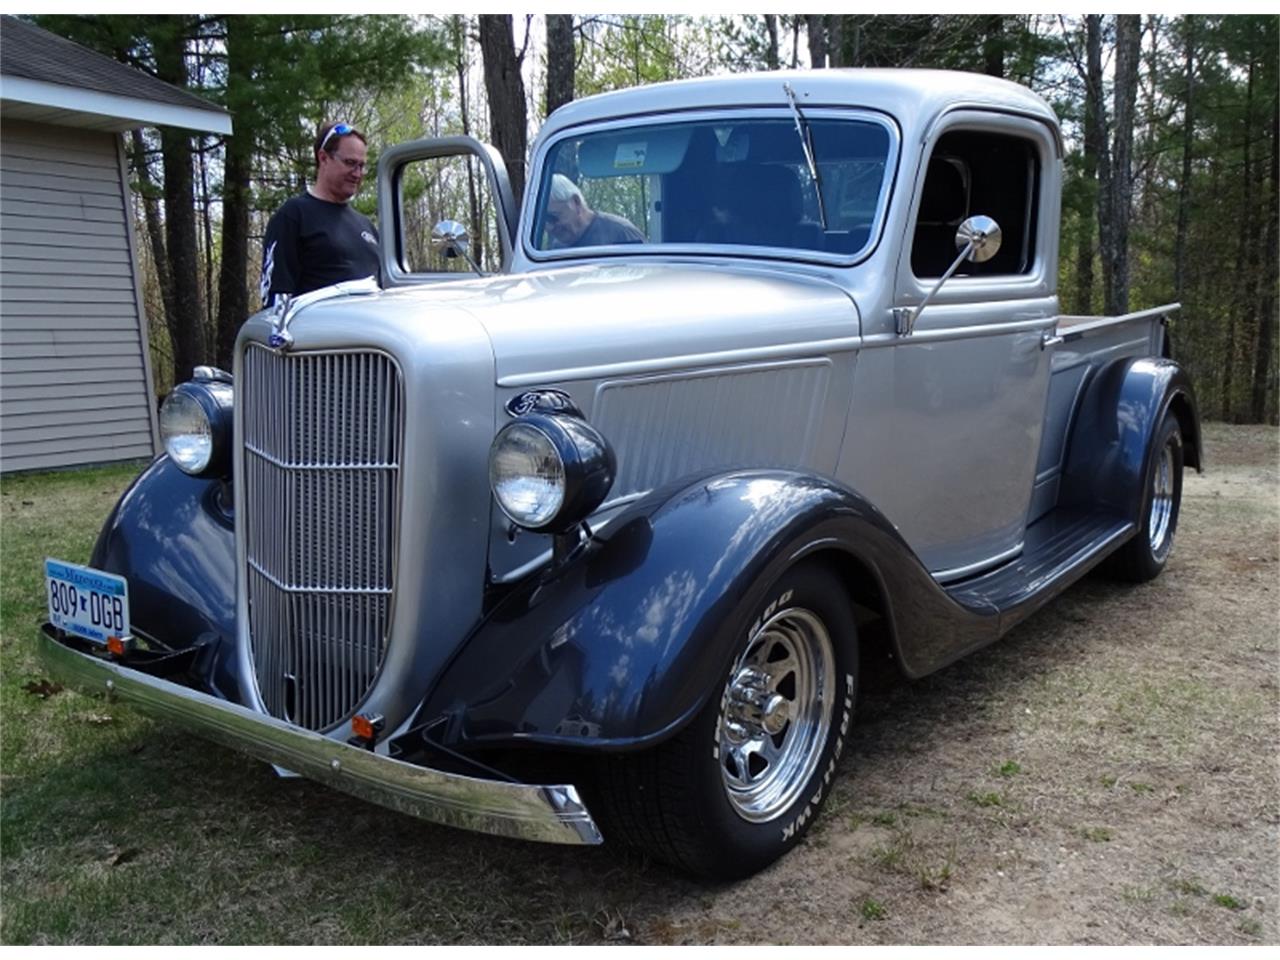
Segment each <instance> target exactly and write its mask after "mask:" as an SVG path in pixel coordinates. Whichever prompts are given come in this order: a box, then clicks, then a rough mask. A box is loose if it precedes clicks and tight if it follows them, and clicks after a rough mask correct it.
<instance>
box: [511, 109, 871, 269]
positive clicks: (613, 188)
mask: <svg viewBox="0 0 1280 960" xmlns="http://www.w3.org/2000/svg"><path fill="white" fill-rule="evenodd" d="M809 125H810V128H811V130H812V139H813V152H814V157H815V160H816V162H817V168H818V176H819V181H820V187H821V190H822V200H823V205H824V206H825V213H826V229H823V225H822V209H821V208H820V207H819V202H818V201H819V198H818V186H819V184H815V183H814V179H813V176H812V173H811V172H810V168H809V163H808V161H807V159H806V157H805V153H804V147H803V144H802V141H801V138H800V134H799V133H798V132H797V130H796V124H795V121H794V120H793V119H792V118H790V117H787V118H783V117H776V118H758V117H757V118H745V117H744V118H742V119H740V120H726V119H725V118H723V117H719V118H716V119H714V120H706V121H699V122H683V123H658V124H652V125H648V126H629V127H627V128H626V129H625V130H616V129H615V130H607V131H601V132H599V133H588V134H584V135H582V136H577V137H566V138H565V139H563V140H560V141H558V142H557V143H555V144H554V145H552V147H551V149H550V152H549V153H548V156H547V161H546V163H545V164H544V165H543V175H542V182H541V184H540V185H539V192H538V204H537V208H536V215H535V217H534V223H533V234H532V236H531V238H530V239H531V241H532V243H533V246H534V249H535V250H544V251H554V250H566V249H580V248H588V247H616V246H626V245H633V244H643V245H648V246H654V245H674V244H683V245H688V244H714V245H716V246H725V247H743V246H749V247H782V248H786V249H791V250H810V251H819V252H823V253H827V254H833V255H836V256H838V257H840V258H841V259H846V258H851V257H854V256H856V255H857V254H859V253H860V252H861V251H862V250H864V249H865V248H866V247H867V246H868V245H869V244H870V243H871V242H872V239H873V233H874V229H875V227H876V225H877V223H878V220H879V216H880V210H881V207H882V206H883V204H884V201H885V193H886V190H887V187H886V176H885V171H886V169H887V167H888V164H889V161H890V153H891V147H892V141H891V138H890V132H889V129H888V128H887V127H886V126H885V125H884V124H881V123H877V122H874V121H870V120H832V119H824V118H811V119H809ZM726 252H731V251H726Z"/></svg>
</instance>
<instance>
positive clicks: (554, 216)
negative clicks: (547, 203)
mask: <svg viewBox="0 0 1280 960" xmlns="http://www.w3.org/2000/svg"><path fill="white" fill-rule="evenodd" d="M542 219H543V220H544V221H545V222H546V224H547V226H548V227H554V226H555V225H556V224H557V223H559V222H560V214H558V213H552V212H551V211H550V210H548V211H547V212H546V213H544V214H543V215H542Z"/></svg>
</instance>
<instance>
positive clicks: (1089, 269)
mask: <svg viewBox="0 0 1280 960" xmlns="http://www.w3.org/2000/svg"><path fill="white" fill-rule="evenodd" d="M1093 110H1094V104H1093V98H1092V97H1089V96H1086V97H1085V101H1084V170H1083V171H1082V177H1081V179H1082V180H1083V187H1084V190H1083V191H1082V193H1083V195H1082V196H1081V198H1080V205H1079V208H1078V210H1077V214H1078V216H1079V220H1080V228H1079V231H1078V232H1077V234H1076V296H1075V304H1076V313H1079V314H1082V315H1085V316H1088V315H1089V314H1092V313H1093V253H1094V250H1093V234H1094V231H1093V224H1094V221H1095V220H1096V219H1097V201H1098V144H1097V123H1096V120H1095V118H1094V116H1093Z"/></svg>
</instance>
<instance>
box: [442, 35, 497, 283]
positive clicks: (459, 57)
mask: <svg viewBox="0 0 1280 960" xmlns="http://www.w3.org/2000/svg"><path fill="white" fill-rule="evenodd" d="M450 26H451V29H452V31H453V49H454V61H453V68H454V71H455V72H456V74H457V77H458V110H459V112H460V113H461V115H462V133H463V136H467V137H469V136H471V106H470V104H471V98H470V96H469V95H468V94H467V73H468V68H467V30H466V17H464V16H462V15H461V14H456V13H455V14H454V15H453V18H452V20H451V24H450ZM467 211H468V213H469V214H470V216H471V219H470V224H471V255H472V256H473V257H475V259H476V263H479V264H483V263H484V253H485V246H486V244H485V235H484V223H483V222H482V220H481V216H482V213H483V211H482V210H481V209H480V196H479V193H478V190H477V187H476V171H475V164H474V163H472V162H470V161H468V162H467ZM499 229H502V228H501V225H499ZM498 246H499V249H501V246H502V245H501V243H499V245H498Z"/></svg>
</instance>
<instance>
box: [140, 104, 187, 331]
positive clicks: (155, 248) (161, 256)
mask: <svg viewBox="0 0 1280 960" xmlns="http://www.w3.org/2000/svg"><path fill="white" fill-rule="evenodd" d="M130 138H131V140H132V142H133V172H134V175H135V176H136V177H137V178H138V192H139V193H140V194H142V210H143V216H144V219H145V220H146V225H147V242H148V244H149V246H150V247H151V260H152V262H153V263H155V266H156V282H157V283H158V284H159V286H160V300H161V302H162V303H163V304H164V316H163V317H162V318H161V319H162V320H163V321H164V329H165V332H166V333H168V334H169V335H170V336H169V350H170V352H172V351H173V350H174V349H175V344H174V342H173V339H174V338H173V335H172V331H173V321H172V319H171V318H173V317H175V316H177V312H178V308H177V306H176V305H175V304H174V300H173V271H171V270H170V269H169V255H168V254H167V253H165V250H164V221H163V219H162V218H161V216H160V201H159V199H157V194H158V193H160V188H159V187H157V186H156V185H155V183H154V182H153V181H152V180H151V171H150V169H149V168H148V166H147V145H146V142H145V141H144V140H143V139H142V130H141V129H140V128H138V127H135V128H134V129H133V130H132V131H130Z"/></svg>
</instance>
